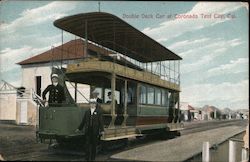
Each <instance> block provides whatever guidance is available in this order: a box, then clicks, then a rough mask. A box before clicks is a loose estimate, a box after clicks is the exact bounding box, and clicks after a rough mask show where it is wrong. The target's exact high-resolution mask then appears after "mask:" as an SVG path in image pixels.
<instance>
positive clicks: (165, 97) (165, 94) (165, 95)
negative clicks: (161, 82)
mask: <svg viewBox="0 0 250 162" xmlns="http://www.w3.org/2000/svg"><path fill="white" fill-rule="evenodd" d="M161 94H162V96H161V101H162V103H161V104H162V106H167V105H168V91H167V90H164V89H162V93H161Z"/></svg>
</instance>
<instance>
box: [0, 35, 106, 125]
mask: <svg viewBox="0 0 250 162" xmlns="http://www.w3.org/2000/svg"><path fill="white" fill-rule="evenodd" d="M84 43H85V42H84V41H83V40H81V39H76V40H71V41H69V42H67V43H65V44H63V45H61V46H58V47H55V48H53V49H51V50H49V51H46V52H44V53H41V54H39V55H36V56H34V57H31V58H29V59H26V60H23V61H21V62H19V63H17V64H19V65H21V67H22V78H21V80H22V81H21V85H22V87H25V93H24V94H25V95H24V96H22V97H20V96H19V97H18V96H17V90H16V89H15V88H13V87H12V89H11V88H10V89H6V88H2V90H0V103H1V105H0V120H2V121H3V120H9V121H14V122H15V123H17V124H20V123H22V124H31V125H35V124H36V120H37V117H36V112H37V108H38V107H37V105H36V103H35V102H34V101H33V100H32V91H34V92H36V93H37V94H38V95H39V96H41V95H42V92H43V91H44V90H45V88H46V87H47V86H48V85H49V84H51V79H50V76H51V73H52V67H60V66H62V67H67V64H69V63H73V62H77V61H79V60H80V59H82V58H84V57H85V56H86V54H85V52H84V51H85V50H84ZM88 53H94V54H97V55H98V54H102V55H108V54H109V53H110V51H107V50H106V49H103V48H101V47H99V46H96V45H94V44H91V43H88ZM67 86H69V87H68V89H69V91H70V94H71V95H72V97H73V98H74V95H75V93H74V87H73V86H71V84H67ZM77 87H78V90H80V91H81V93H82V94H84V95H85V96H84V97H87V99H88V98H89V94H90V87H89V86H87V85H83V84H82V85H81V84H78V85H77ZM84 97H83V96H81V95H80V94H78V95H77V102H86V99H85V98H84Z"/></svg>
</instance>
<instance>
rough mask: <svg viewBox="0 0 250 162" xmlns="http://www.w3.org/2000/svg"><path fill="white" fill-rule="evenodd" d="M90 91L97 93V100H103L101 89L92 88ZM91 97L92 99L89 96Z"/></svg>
mask: <svg viewBox="0 0 250 162" xmlns="http://www.w3.org/2000/svg"><path fill="white" fill-rule="evenodd" d="M92 91H93V92H97V93H98V95H97V98H99V99H101V100H103V97H102V96H103V95H102V88H100V87H96V88H93V90H92ZM91 97H93V96H91Z"/></svg>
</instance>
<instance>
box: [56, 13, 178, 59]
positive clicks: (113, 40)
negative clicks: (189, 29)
mask: <svg viewBox="0 0 250 162" xmlns="http://www.w3.org/2000/svg"><path fill="white" fill-rule="evenodd" d="M54 25H55V26H56V27H58V28H60V29H62V30H65V31H67V32H70V33H72V34H75V35H77V36H79V37H82V38H85V37H86V35H87V38H88V40H91V41H92V42H95V43H97V44H99V45H102V46H104V47H107V48H109V49H112V50H114V51H117V52H119V53H121V54H124V55H126V56H128V57H130V58H133V59H135V60H137V61H140V62H143V63H146V62H155V61H164V60H181V59H182V58H181V57H180V56H178V55H176V54H175V53H174V52H172V51H170V50H169V49H167V48H166V47H164V46H163V45H161V44H160V43H158V42H157V41H155V40H153V39H152V38H150V37H149V36H147V35H145V34H144V33H142V32H141V31H139V30H138V29H136V28H134V27H133V26H131V25H130V24H128V23H127V22H125V21H123V20H122V19H120V18H118V17H117V16H115V15H112V14H109V13H104V12H90V13H82V14H77V15H72V16H67V17H64V18H61V19H58V20H56V21H55V22H54ZM166 36H167V35H166Z"/></svg>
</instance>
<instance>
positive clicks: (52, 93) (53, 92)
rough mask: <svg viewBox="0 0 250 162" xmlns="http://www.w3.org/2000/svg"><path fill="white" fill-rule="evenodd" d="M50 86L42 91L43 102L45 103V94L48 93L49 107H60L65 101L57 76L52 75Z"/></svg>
mask: <svg viewBox="0 0 250 162" xmlns="http://www.w3.org/2000/svg"><path fill="white" fill-rule="evenodd" d="M51 82H52V84H51V85H48V87H47V88H46V89H45V90H44V91H43V95H42V97H43V100H44V101H46V94H47V93H48V92H49V100H48V103H49V106H60V104H61V103H62V102H63V101H65V94H64V88H63V87H62V86H61V85H60V84H58V75H57V74H53V75H52V76H51Z"/></svg>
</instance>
